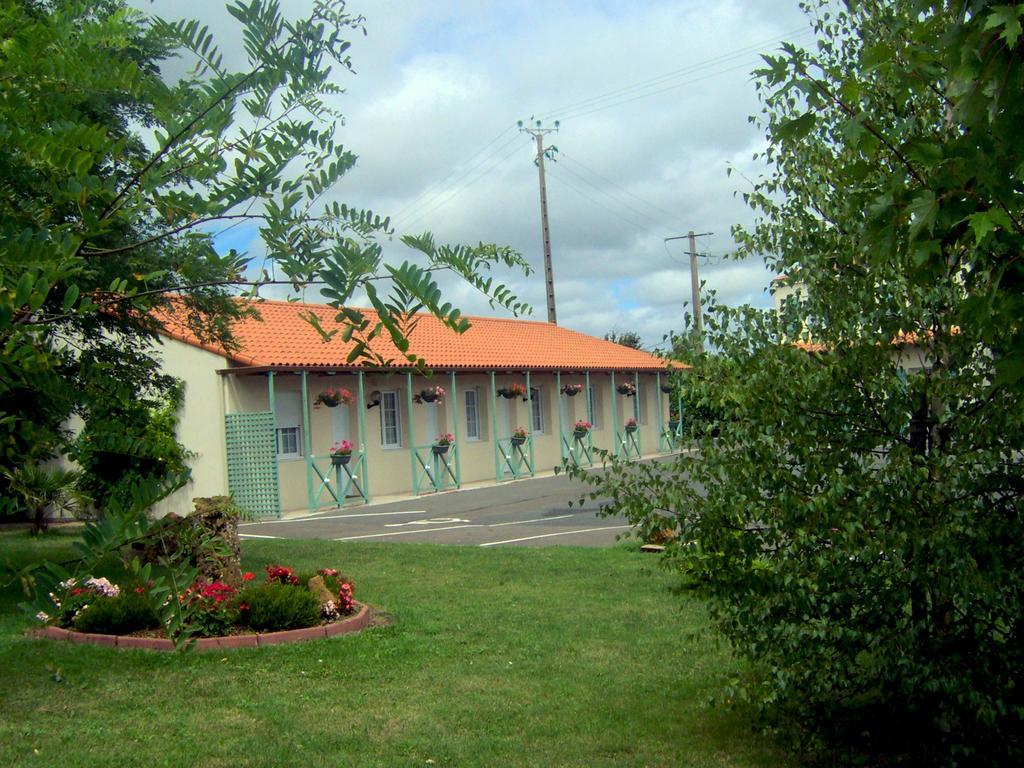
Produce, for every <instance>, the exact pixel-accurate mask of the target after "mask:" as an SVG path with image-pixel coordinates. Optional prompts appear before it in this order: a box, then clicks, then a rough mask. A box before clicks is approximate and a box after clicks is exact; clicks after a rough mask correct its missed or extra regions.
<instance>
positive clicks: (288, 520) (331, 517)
mask: <svg viewBox="0 0 1024 768" xmlns="http://www.w3.org/2000/svg"><path fill="white" fill-rule="evenodd" d="M425 514H427V510H425V509H410V510H409V511H408V512H358V513H354V514H351V515H323V516H321V517H292V518H284V519H282V520H263V521H260V522H257V523H239V524H238V527H239V528H241V527H242V526H243V525H280V524H281V523H306V522H310V521H316V520H345V519H347V518H350V517H384V516H386V515H425Z"/></svg>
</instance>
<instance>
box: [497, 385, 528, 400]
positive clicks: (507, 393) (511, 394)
mask: <svg viewBox="0 0 1024 768" xmlns="http://www.w3.org/2000/svg"><path fill="white" fill-rule="evenodd" d="M498 394H499V395H501V396H502V397H504V398H505V399H506V400H515V399H516V398H517V397H526V387H524V386H523V385H522V384H512V385H510V386H507V387H502V388H501V389H499V390H498Z"/></svg>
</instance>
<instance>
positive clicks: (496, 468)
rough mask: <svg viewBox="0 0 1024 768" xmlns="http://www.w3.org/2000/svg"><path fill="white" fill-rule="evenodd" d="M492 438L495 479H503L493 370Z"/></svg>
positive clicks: (496, 392)
mask: <svg viewBox="0 0 1024 768" xmlns="http://www.w3.org/2000/svg"><path fill="white" fill-rule="evenodd" d="M490 373H491V440H493V441H494V481H495V482H497V481H498V480H501V460H500V459H499V458H498V452H499V451H500V450H501V442H500V441H499V440H498V390H497V388H496V387H495V386H494V371H491V372H490Z"/></svg>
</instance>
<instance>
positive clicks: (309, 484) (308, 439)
mask: <svg viewBox="0 0 1024 768" xmlns="http://www.w3.org/2000/svg"><path fill="white" fill-rule="evenodd" d="M306 378H307V376H306V372H305V371H303V372H302V433H303V435H304V436H305V440H304V442H305V444H306V498H307V499H309V508H310V509H311V510H312V509H316V499H315V498H313V437H312V436H311V435H310V434H309V386H308V384H307V382H306Z"/></svg>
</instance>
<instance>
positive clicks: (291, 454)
mask: <svg viewBox="0 0 1024 768" xmlns="http://www.w3.org/2000/svg"><path fill="white" fill-rule="evenodd" d="M293 430H294V432H295V450H294V451H283V450H281V447H282V446H281V442H282V438H283V437H284V433H285V432H291V431H293ZM274 441H275V442H274V449H275V450H276V451H277V458H279V459H301V458H302V427H301V426H299V425H298V424H289V425H287V426H284V427H276V428H275V430H274Z"/></svg>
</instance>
